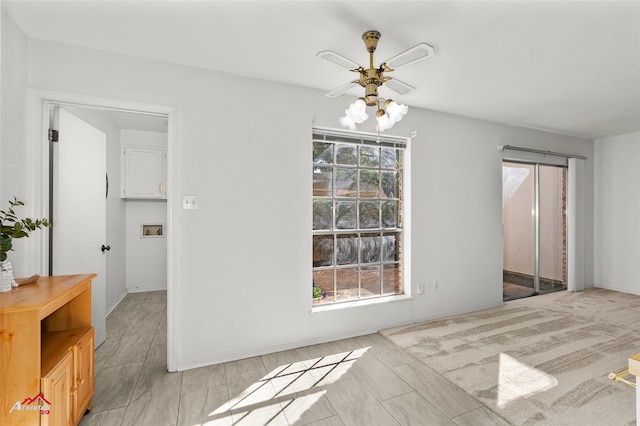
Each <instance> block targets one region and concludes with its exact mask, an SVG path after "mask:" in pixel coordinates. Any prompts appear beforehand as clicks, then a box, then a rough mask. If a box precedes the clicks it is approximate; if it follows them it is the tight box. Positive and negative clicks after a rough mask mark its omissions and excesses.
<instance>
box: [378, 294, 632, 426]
mask: <svg viewBox="0 0 640 426" xmlns="http://www.w3.org/2000/svg"><path fill="white" fill-rule="evenodd" d="M381 334H383V335H384V336H386V337H388V338H389V339H390V340H392V341H393V342H395V343H396V344H398V345H399V346H401V347H402V348H404V349H406V350H407V351H408V352H409V353H411V354H412V355H414V356H415V357H417V358H418V359H420V360H421V361H422V362H424V363H425V364H426V365H428V366H429V367H431V368H433V369H435V370H436V371H438V372H439V373H440V374H442V375H443V376H444V377H446V378H448V379H449V380H451V381H452V382H453V383H455V384H457V385H458V386H459V387H460V388H462V389H464V390H465V391H466V392H468V393H469V394H471V395H473V396H474V397H476V398H477V399H478V400H480V401H482V402H483V403H484V404H486V405H487V406H488V407H489V408H490V409H492V410H493V411H495V412H496V413H498V414H499V415H500V416H502V417H503V418H505V419H506V420H508V421H509V422H510V423H512V424H513V425H545V426H547V425H553V426H561V425H580V426H586V425H594V426H595V425H597V426H601V425H616V426H617V425H621V426H623V425H635V424H636V419H635V389H633V388H631V387H630V386H628V385H625V384H622V383H616V382H613V381H612V380H610V379H609V378H608V374H609V373H611V372H615V371H618V370H620V369H623V368H626V366H627V358H628V357H629V356H630V355H633V354H635V353H638V352H640V296H634V295H629V294H625V293H619V292H614V291H609V290H603V289H597V288H595V289H587V290H585V291H582V292H577V293H574V292H566V291H562V292H558V293H551V294H546V295H541V296H536V297H532V298H527V299H519V300H514V301H510V302H506V303H505V304H504V305H503V306H501V307H499V308H494V309H489V310H484V311H479V312H474V313H469V314H465V315H459V316H454V317H449V318H445V319H440V320H434V321H428V322H424V323H419V324H414V325H409V326H403V327H397V328H393V329H388V330H383V331H382V332H381Z"/></svg>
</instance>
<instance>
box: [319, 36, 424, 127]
mask: <svg viewBox="0 0 640 426" xmlns="http://www.w3.org/2000/svg"><path fill="white" fill-rule="evenodd" d="M362 40H363V41H364V44H365V46H366V49H367V51H368V52H369V68H364V67H362V66H360V65H358V64H357V63H355V62H353V61H352V60H350V59H347V58H345V57H344V56H342V55H339V54H337V53H336V52H333V51H331V50H323V51H321V52H318V53H317V54H316V56H317V57H319V58H321V59H324V60H326V61H329V62H333V63H334V64H337V65H340V66H342V67H345V68H348V69H350V70H351V71H353V72H357V73H359V74H360V77H359V78H358V79H357V80H353V81H350V82H348V83H345V84H343V85H341V86H339V87H337V88H335V89H333V90H332V91H330V92H328V93H327V94H326V95H325V96H328V97H331V98H333V97H337V96H340V95H342V94H343V93H345V92H347V91H348V90H350V89H351V88H353V87H355V86H357V85H360V86H362V87H364V88H365V96H364V97H362V98H359V99H358V100H357V101H356V102H354V103H353V104H351V106H350V107H349V109H347V110H345V112H346V116H345V117H342V118H340V123H341V124H342V125H343V126H344V127H349V128H350V129H351V130H355V124H356V123H362V122H364V120H366V119H367V118H368V115H367V114H366V113H365V112H364V109H365V108H366V107H367V106H377V107H378V110H377V111H376V118H377V119H378V131H382V130H386V129H389V128H391V126H393V124H395V123H396V122H397V121H399V120H400V119H401V118H402V116H404V114H406V112H407V107H406V106H404V105H399V104H396V103H395V102H393V101H392V100H391V99H387V100H384V99H379V98H378V87H380V86H382V85H383V84H384V85H386V86H387V87H388V88H389V89H391V90H393V91H395V92H397V93H399V94H400V95H406V94H407V93H409V92H411V91H412V90H414V89H415V87H413V86H411V85H410V84H407V83H404V82H402V81H400V80H398V79H396V78H392V77H388V76H385V75H384V73H389V72H392V71H394V70H396V69H399V68H402V67H404V66H407V65H411V64H414V63H416V62H418V61H421V60H423V59H427V58H429V57H431V56H433V55H434V54H435V50H434V49H433V47H432V46H430V45H428V44H427V43H420V44H417V45H415V46H413V47H412V48H410V49H407V50H405V51H404V52H402V53H399V54H397V55H395V56H393V57H392V58H390V59H387V60H386V61H384V62H383V63H382V64H381V65H380V66H379V67H378V68H374V66H373V52H375V50H376V47H377V46H378V40H380V32H378V31H375V30H371V31H366V32H365V33H364V34H363V35H362ZM381 101H384V104H385V105H384V107H385V108H386V109H387V111H386V113H385V110H384V109H382V107H383V106H382V105H381V104H380V102H381Z"/></svg>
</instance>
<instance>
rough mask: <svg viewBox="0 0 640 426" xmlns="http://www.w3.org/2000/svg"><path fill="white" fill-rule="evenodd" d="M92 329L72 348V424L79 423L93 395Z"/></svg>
mask: <svg viewBox="0 0 640 426" xmlns="http://www.w3.org/2000/svg"><path fill="white" fill-rule="evenodd" d="M93 336H94V331H93V328H92V329H91V330H89V331H88V332H87V334H85V335H84V337H82V339H80V341H79V342H78V343H77V344H76V345H75V346H74V347H73V364H74V365H73V366H74V380H75V388H76V392H75V393H74V401H73V414H74V415H73V418H74V423H77V422H79V421H80V418H81V417H82V416H83V415H84V412H85V410H86V409H87V408H89V402H90V401H91V396H92V395H93Z"/></svg>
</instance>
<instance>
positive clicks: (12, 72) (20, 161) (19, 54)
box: [0, 14, 46, 277]
mask: <svg viewBox="0 0 640 426" xmlns="http://www.w3.org/2000/svg"><path fill="white" fill-rule="evenodd" d="M1 28H2V37H1V43H2V44H1V50H0V52H1V53H2V60H1V65H2V69H1V71H0V76H1V77H0V78H1V81H0V88H1V89H2V93H1V96H0V98H1V99H0V111H1V114H2V117H1V119H0V123H1V124H2V125H1V127H0V141H1V143H0V209H1V210H5V209H6V208H8V206H9V204H8V201H9V200H12V199H13V197H14V196H16V197H18V199H19V200H22V201H24V202H25V203H26V205H25V206H24V207H18V210H17V213H18V214H19V215H20V216H21V217H24V216H29V217H32V218H34V216H33V215H32V212H31V211H30V207H31V206H32V205H33V203H29V201H30V200H28V199H27V193H28V190H27V180H26V179H25V174H24V171H25V169H26V166H27V152H26V150H25V140H26V139H25V138H26V131H25V127H26V121H25V120H26V116H25V113H26V104H27V98H26V85H27V51H28V40H27V36H26V35H25V34H24V32H22V30H21V29H20V28H18V27H17V26H16V24H15V23H14V22H13V21H12V20H11V19H9V18H7V17H6V16H5V15H4V14H2V27H1ZM38 232H46V230H45V231H38ZM13 246H14V250H15V251H13V252H10V253H9V254H8V260H9V261H11V263H12V265H13V273H14V275H15V276H16V277H26V276H30V275H32V274H33V273H36V271H33V270H28V269H29V266H27V259H26V256H25V250H24V240H15V241H14V244H13Z"/></svg>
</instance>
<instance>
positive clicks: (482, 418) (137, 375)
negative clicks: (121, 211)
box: [80, 291, 508, 426]
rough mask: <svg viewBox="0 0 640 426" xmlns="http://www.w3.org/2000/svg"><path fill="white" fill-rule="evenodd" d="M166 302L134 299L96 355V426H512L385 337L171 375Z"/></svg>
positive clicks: (158, 295)
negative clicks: (167, 347)
mask: <svg viewBox="0 0 640 426" xmlns="http://www.w3.org/2000/svg"><path fill="white" fill-rule="evenodd" d="M166 353H167V352H166V292H162V291H157V292H148V293H131V294H129V295H127V296H126V297H125V298H124V299H123V300H122V302H121V303H120V304H119V305H118V306H117V307H116V308H115V309H114V310H113V312H112V313H111V314H110V315H109V317H108V318H107V338H106V341H105V342H104V343H103V344H102V345H101V346H100V347H99V348H98V349H97V350H96V353H95V368H96V382H95V393H94V396H93V408H92V410H91V412H90V413H89V414H87V415H86V416H85V417H84V418H83V419H82V422H81V423H80V424H81V425H82V426H89V425H135V426H141V425H149V426H162V425H180V426H197V425H205V424H206V425H216V426H218V425H246V426H261V425H314V426H334V425H362V426H375V425H381V426H392V425H437V426H439V425H443V426H447V425H449V426H456V425H458V426H461V425H473V426H483V425H487V426H489V425H490V426H496V425H498V426H499V425H508V423H507V422H505V421H504V420H502V419H501V418H499V417H497V416H496V415H495V414H494V413H493V412H492V411H490V410H488V409H487V408H485V407H484V406H483V405H482V404H481V403H479V402H478V401H477V400H476V399H474V398H473V397H471V396H470V395H469V394H467V393H465V392H463V391H462V390H460V389H459V388H458V387H456V386H455V385H453V384H452V383H451V382H449V381H448V380H446V379H444V378H443V377H442V376H440V375H438V374H437V373H436V372H435V371H433V370H432V369H430V368H428V367H427V366H425V365H424V364H423V363H421V362H419V361H418V360H416V359H415V358H414V357H412V356H411V355H409V354H408V353H406V352H405V351H404V350H402V349H401V348H399V347H398V346H396V345H395V344H393V343H391V342H390V341H389V340H387V339H386V338H384V337H382V336H381V335H379V334H370V335H367V336H362V337H357V338H352V339H345V340H339V341H335V342H330V343H325V344H319V345H313V346H307V347H303V348H299V349H293V350H288V351H283V352H277V353H271V354H268V355H263V356H258V357H253V358H248V359H243V360H239V361H233V362H226V363H223V364H217V365H212V366H209V367H202V368H197V369H193V370H188V371H183V372H178V373H169V372H167V369H166Z"/></svg>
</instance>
